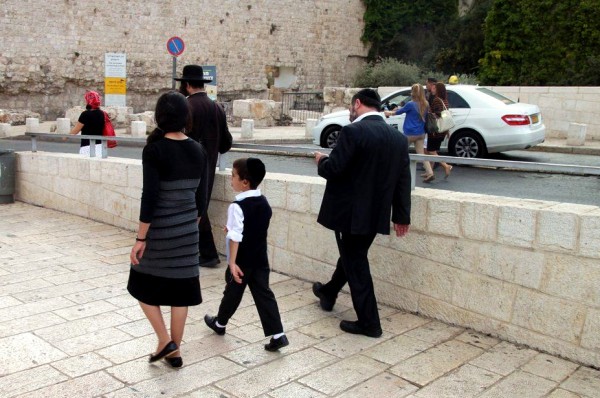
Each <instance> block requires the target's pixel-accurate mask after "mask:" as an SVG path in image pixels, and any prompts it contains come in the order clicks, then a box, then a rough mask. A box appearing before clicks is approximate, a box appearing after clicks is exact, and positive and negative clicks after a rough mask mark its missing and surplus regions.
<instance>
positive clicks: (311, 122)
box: [304, 119, 317, 138]
mask: <svg viewBox="0 0 600 398" xmlns="http://www.w3.org/2000/svg"><path fill="white" fill-rule="evenodd" d="M316 125H317V119H306V127H305V128H306V130H305V131H304V133H305V134H304V136H305V137H306V138H313V133H312V131H313V129H314V128H315V126H316Z"/></svg>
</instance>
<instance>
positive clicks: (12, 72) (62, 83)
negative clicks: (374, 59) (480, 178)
mask: <svg viewBox="0 0 600 398" xmlns="http://www.w3.org/2000/svg"><path fill="white" fill-rule="evenodd" d="M363 14H364V5H363V2H362V1H361V0H343V1H341V0H320V1H292V0H278V1H272V0H271V1H269V0H258V1H237V0H236V1H233V0H221V1H213V0H210V1H203V2H197V1H196V2H189V1H181V0H172V1H163V2H156V1H149V2H148V1H140V0H130V1H116V0H107V1H104V2H100V3H98V2H89V1H78V0H62V1H55V2H51V3H49V2H46V1H42V0H29V1H26V2H23V1H19V0H4V1H3V2H2V11H1V13H0V37H2V52H1V54H0V109H29V110H32V111H35V112H39V113H40V114H41V115H42V117H43V118H45V119H54V118H55V117H57V116H63V115H64V110H66V109H68V108H70V107H72V106H76V105H82V102H83V93H84V91H85V90H86V89H95V90H97V91H99V92H101V93H102V92H103V91H104V54H105V53H107V52H124V53H126V54H127V105H128V106H132V107H133V108H134V111H135V112H142V111H145V110H151V109H153V107H154V104H155V102H156V98H157V96H158V94H159V93H160V92H162V91H164V90H168V89H170V88H171V73H172V57H171V56H170V55H169V54H168V53H167V49H166V42H167V40H168V39H169V38H170V37H172V36H179V37H181V38H182V39H183V40H184V41H185V45H186V48H185V51H184V53H183V54H182V55H181V56H180V57H179V58H178V63H177V70H178V74H179V73H181V69H182V67H183V65H185V64H186V63H196V64H202V65H216V67H217V82H218V90H219V97H220V99H221V98H225V99H231V98H249V97H256V98H261V97H262V98H267V96H268V94H267V85H268V83H269V82H272V81H275V82H277V79H274V80H273V78H272V76H271V80H269V79H268V76H267V71H269V72H270V73H273V71H275V73H277V68H278V67H280V68H282V69H283V68H285V70H286V71H289V70H290V68H293V69H292V70H293V74H294V75H295V79H293V80H294V82H293V84H292V85H291V87H290V88H291V89H299V90H310V89H321V88H323V87H324V86H325V85H331V86H336V85H344V84H346V83H347V82H349V80H350V78H351V76H353V74H354V73H355V71H356V68H357V67H359V66H360V64H361V60H362V59H364V57H366V55H367V51H368V48H367V47H366V46H365V45H364V44H363V43H362V42H361V40H360V36H361V34H362V30H363V25H364V24H363V20H362V17H363ZM357 60H358V62H357ZM286 81H289V79H287V80H286Z"/></svg>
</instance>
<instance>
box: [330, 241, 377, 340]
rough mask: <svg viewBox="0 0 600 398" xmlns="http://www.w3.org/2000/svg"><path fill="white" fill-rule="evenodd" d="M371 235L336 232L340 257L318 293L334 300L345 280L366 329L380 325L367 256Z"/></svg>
mask: <svg viewBox="0 0 600 398" xmlns="http://www.w3.org/2000/svg"><path fill="white" fill-rule="evenodd" d="M375 235H376V234H371V235H352V234H349V233H342V232H339V231H336V232H335V239H336V241H337V245H338V250H339V252H340V257H339V259H338V261H337V265H336V267H335V271H334V272H333V275H332V277H331V280H330V281H329V282H327V283H326V284H325V285H323V288H322V289H321V293H323V294H324V295H325V296H327V297H329V298H331V299H332V300H335V299H336V298H337V295H338V293H339V292H340V290H342V287H344V285H345V284H346V282H348V286H349V287H350V295H351V297H352V304H353V305H354V311H356V316H357V317H358V323H359V325H360V326H362V327H363V328H366V329H380V328H381V322H380V320H379V311H378V310H377V299H376V298H375V290H374V288H373V279H372V278H371V270H370V268H369V258H368V254H369V248H370V247H371V244H373V241H374V240H375Z"/></svg>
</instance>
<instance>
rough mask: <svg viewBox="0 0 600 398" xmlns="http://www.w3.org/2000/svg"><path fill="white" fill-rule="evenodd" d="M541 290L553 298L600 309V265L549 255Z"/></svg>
mask: <svg viewBox="0 0 600 398" xmlns="http://www.w3.org/2000/svg"><path fill="white" fill-rule="evenodd" d="M546 261H547V263H546V267H545V271H544V281H543V284H542V287H541V290H542V291H543V292H545V293H547V294H551V295H552V296H556V297H562V298H566V299H570V300H573V301H577V302H579V303H582V304H583V305H586V306H595V307H600V295H598V289H599V287H600V263H599V262H598V260H593V259H586V258H578V257H575V256H569V255H558V254H557V255H554V256H553V255H547V260H546Z"/></svg>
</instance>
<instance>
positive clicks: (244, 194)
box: [204, 158, 289, 351]
mask: <svg viewBox="0 0 600 398" xmlns="http://www.w3.org/2000/svg"><path fill="white" fill-rule="evenodd" d="M265 174H266V170H265V165H264V163H263V162H262V161H261V160H260V159H256V158H244V159H237V160H236V161H234V162H233V169H232V171H231V186H232V187H233V190H234V191H236V192H241V193H240V194H238V195H236V197H235V202H233V203H232V204H231V205H229V209H228V210H227V227H226V232H227V263H228V265H229V266H228V267H227V271H226V272H225V281H226V282H227V285H226V286H225V292H224V293H223V299H222V300H221V305H220V306H219V313H218V314H217V316H210V315H208V314H207V315H205V316H204V322H206V325H208V327H209V328H211V329H212V330H214V331H215V333H217V334H219V335H223V334H225V326H226V325H227V322H228V321H229V319H230V318H231V317H232V316H233V314H234V313H235V311H236V310H237V308H238V306H239V305H240V302H241V301H242V296H243V295H244V290H245V289H246V285H248V286H249V287H250V292H251V293H252V298H254V302H255V304H256V309H257V310H258V315H259V316H260V322H261V324H262V327H263V331H264V333H265V336H273V337H272V338H271V341H270V342H269V343H268V344H265V350H267V351H277V350H278V349H280V348H281V347H285V346H286V345H288V344H289V342H288V339H287V337H286V336H285V334H284V333H283V325H282V324H281V316H280V315H279V308H278V306H277V301H276V300H275V295H274V294H273V291H272V290H271V288H269V273H270V269H269V259H268V258H267V230H268V228H269V222H270V220H271V215H272V214H273V213H272V211H271V206H269V202H267V198H265V197H264V196H263V195H261V193H260V190H259V189H257V188H258V185H259V184H260V183H261V182H262V180H263V178H264V177H265Z"/></svg>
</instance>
